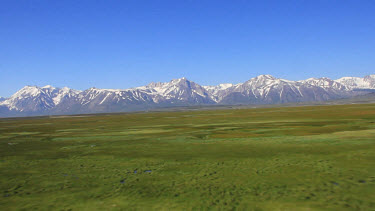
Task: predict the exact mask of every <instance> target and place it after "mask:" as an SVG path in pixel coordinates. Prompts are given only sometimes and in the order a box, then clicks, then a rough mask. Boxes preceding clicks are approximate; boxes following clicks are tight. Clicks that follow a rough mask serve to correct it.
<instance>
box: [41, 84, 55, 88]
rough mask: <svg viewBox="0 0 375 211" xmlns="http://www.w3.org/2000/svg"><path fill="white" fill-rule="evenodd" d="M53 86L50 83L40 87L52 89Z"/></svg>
mask: <svg viewBox="0 0 375 211" xmlns="http://www.w3.org/2000/svg"><path fill="white" fill-rule="evenodd" d="M54 88H55V87H53V86H51V85H46V86H43V87H42V89H54Z"/></svg>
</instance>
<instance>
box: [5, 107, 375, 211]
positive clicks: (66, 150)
mask: <svg viewBox="0 0 375 211" xmlns="http://www.w3.org/2000/svg"><path fill="white" fill-rule="evenodd" d="M374 196H375V104H357V105H334V106H301V107H280V108H257V109H225V110H205V111H180V112H154V113H152V112H150V113H132V114H131V113H130V114H108V115H87V116H85V115H82V116H53V117H39V118H13V119H0V210H33V209H36V210H150V209H151V210H206V209H213V210H216V209H219V210H374V209H375V197H374Z"/></svg>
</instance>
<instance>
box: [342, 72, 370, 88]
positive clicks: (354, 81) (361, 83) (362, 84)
mask: <svg viewBox="0 0 375 211" xmlns="http://www.w3.org/2000/svg"><path fill="white" fill-rule="evenodd" d="M335 81H336V82H338V83H341V84H343V85H345V86H347V87H349V88H351V89H375V75H368V76H365V77H363V78H360V77H342V78H339V79H337V80H335Z"/></svg>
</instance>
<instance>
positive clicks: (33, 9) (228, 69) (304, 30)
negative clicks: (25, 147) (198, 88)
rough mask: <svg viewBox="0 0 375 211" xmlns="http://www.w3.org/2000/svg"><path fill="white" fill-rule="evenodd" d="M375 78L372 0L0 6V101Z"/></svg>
mask: <svg viewBox="0 0 375 211" xmlns="http://www.w3.org/2000/svg"><path fill="white" fill-rule="evenodd" d="M259 74H271V75H274V76H276V77H280V78H285V79H289V80H301V79H306V78H309V77H322V76H327V77H330V78H332V79H336V78H339V77H342V76H360V77H362V76H365V75H368V74H375V1H374V0H370V1H361V0H353V1H346V0H338V1H333V0H321V1H320V0H296V1H293V0H284V1H281V0H277V1H270V0H254V1H247V0H225V1H221V0H212V1H208V0H168V1H167V0H149V1H146V0H129V1H127V0H119V1H115V0H102V1H100V0H96V1H94V0H72V1H70V0H61V1H57V0H56V1H50V0H45V1H42V0H28V1H22V0H0V96H10V95H11V94H13V93H14V92H16V91H17V90H18V89H20V88H22V87H23V86H25V85H38V86H44V85H47V84H51V85H53V86H57V87H64V86H68V87H71V88H75V89H80V90H83V89H87V88H90V87H93V86H95V87H98V88H130V87H135V86H141V85H145V84H148V83H149V82H151V81H163V82H164V81H169V80H171V79H173V78H180V77H183V76H185V77H187V78H188V79H190V80H192V81H195V82H198V83H199V84H202V85H215V84H219V83H224V82H231V83H239V82H244V81H246V80H248V79H250V78H252V77H255V76H257V75H259Z"/></svg>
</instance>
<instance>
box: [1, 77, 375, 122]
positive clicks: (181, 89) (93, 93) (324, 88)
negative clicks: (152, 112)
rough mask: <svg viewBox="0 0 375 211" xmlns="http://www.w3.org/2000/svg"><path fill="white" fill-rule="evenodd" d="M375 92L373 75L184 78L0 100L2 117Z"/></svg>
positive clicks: (29, 90) (36, 91) (44, 90)
mask: <svg viewBox="0 0 375 211" xmlns="http://www.w3.org/2000/svg"><path fill="white" fill-rule="evenodd" d="M372 89H374V90H375V75H369V76H365V77H364V78H358V77H343V78H340V79H337V80H331V79H329V78H309V79H307V80H301V81H290V80H285V79H280V78H275V77H273V76H271V75H260V76H257V77H255V78H251V79H250V80H248V81H246V82H244V83H240V84H229V83H228V84H220V85H217V86H201V85H199V84H197V83H195V82H192V81H189V80H188V79H186V78H180V79H173V80H171V81H170V82H165V83H161V82H158V83H154V82H152V83H150V84H148V85H146V86H142V87H136V88H131V89H98V88H90V89H87V90H84V91H79V90H74V89H70V88H68V87H64V88H55V87H52V86H49V85H48V86H44V87H37V86H25V87H23V88H22V89H20V90H19V91H18V92H16V93H15V94H14V95H12V96H11V97H10V98H0V116H2V117H5V116H28V115H52V114H78V113H99V112H122V111H138V110H146V109H152V108H161V107H172V106H190V105H214V104H227V105H235V104H277V103H290V102H308V101H325V100H333V99H340V98H349V97H352V96H356V95H360V94H364V93H366V92H368V91H371V90H372Z"/></svg>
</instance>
